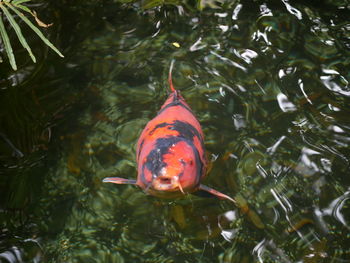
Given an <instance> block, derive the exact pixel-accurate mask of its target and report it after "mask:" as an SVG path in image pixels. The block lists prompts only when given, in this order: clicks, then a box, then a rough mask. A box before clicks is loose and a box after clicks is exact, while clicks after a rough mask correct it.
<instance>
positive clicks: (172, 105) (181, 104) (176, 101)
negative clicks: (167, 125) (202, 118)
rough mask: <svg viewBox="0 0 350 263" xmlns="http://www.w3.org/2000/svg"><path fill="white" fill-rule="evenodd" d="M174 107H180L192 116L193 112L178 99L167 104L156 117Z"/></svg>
mask: <svg viewBox="0 0 350 263" xmlns="http://www.w3.org/2000/svg"><path fill="white" fill-rule="evenodd" d="M174 106H181V107H182V108H184V109H186V110H187V111H189V112H190V113H191V114H192V115H194V114H193V111H192V110H191V109H190V108H189V107H187V106H186V105H185V104H183V103H182V102H181V101H180V100H179V99H177V100H173V102H170V103H169V104H167V105H166V106H165V107H164V108H163V109H161V110H160V111H158V115H159V114H161V113H162V112H163V111H165V110H166V109H168V108H170V107H174Z"/></svg>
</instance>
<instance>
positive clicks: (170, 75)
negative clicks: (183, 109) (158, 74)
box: [168, 59, 176, 92]
mask: <svg viewBox="0 0 350 263" xmlns="http://www.w3.org/2000/svg"><path fill="white" fill-rule="evenodd" d="M174 63H175V59H173V60H172V61H171V64H170V69H169V76H168V82H169V86H170V90H171V92H175V91H176V90H175V88H174V85H173V77H172V71H173V67H174Z"/></svg>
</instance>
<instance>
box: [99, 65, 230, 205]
mask: <svg viewBox="0 0 350 263" xmlns="http://www.w3.org/2000/svg"><path fill="white" fill-rule="evenodd" d="M172 67H173V63H172V64H171V66H170V70H169V79H168V81H169V85H170V90H171V93H170V95H169V97H168V99H167V100H166V101H165V103H164V104H163V106H162V107H161V109H160V111H159V112H158V114H157V116H156V117H155V118H154V119H152V120H151V121H149V122H148V123H147V125H146V127H145V128H144V130H143V131H142V133H141V136H140V138H139V140H138V143H137V150H136V161H137V170H138V176H137V180H130V179H124V178H119V177H107V178H105V179H103V182H108V183H115V184H133V185H137V186H139V187H140V188H142V189H144V190H145V191H146V192H147V193H148V194H151V195H153V196H157V197H161V198H176V197H181V196H184V195H185V194H188V193H193V192H195V191H198V190H201V191H205V192H207V193H210V194H211V195H215V196H217V197H219V198H223V199H228V200H230V201H232V202H235V201H234V199H232V198H231V197H229V196H227V195H225V194H223V193H220V192H218V191H216V190H214V189H212V188H210V187H208V186H205V185H202V184H201V180H202V179H203V178H204V177H205V175H206V168H207V159H206V155H205V149H204V137H203V132H202V129H201V126H200V124H199V122H198V120H197V119H196V117H195V116H194V114H193V112H192V110H191V109H190V107H189V106H188V104H187V103H186V102H185V100H184V98H183V97H182V96H181V94H180V92H179V91H177V90H175V89H174V86H173V83H172V76H171V73H172Z"/></svg>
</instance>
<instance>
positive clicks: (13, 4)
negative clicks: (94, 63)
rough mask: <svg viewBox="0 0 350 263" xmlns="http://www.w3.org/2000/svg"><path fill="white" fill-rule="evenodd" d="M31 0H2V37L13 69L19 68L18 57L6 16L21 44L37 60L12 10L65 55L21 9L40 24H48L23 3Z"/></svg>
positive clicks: (49, 44) (41, 37)
mask: <svg viewBox="0 0 350 263" xmlns="http://www.w3.org/2000/svg"><path fill="white" fill-rule="evenodd" d="M30 1H31V0H13V1H10V0H0V38H1V40H2V42H3V45H4V49H5V51H6V54H7V56H8V58H9V62H10V65H11V67H12V69H13V70H16V69H17V65H16V59H15V56H14V53H13V49H12V46H11V42H10V39H9V36H8V33H7V31H6V28H5V25H4V21H3V19H4V18H6V20H7V21H8V22H9V25H10V26H11V27H12V28H13V30H14V31H15V33H16V35H17V38H18V40H19V41H20V43H21V45H22V46H23V47H24V48H25V49H26V50H27V52H28V54H29V56H30V57H31V59H32V60H33V62H34V63H35V62H36V58H35V55H34V54H33V52H32V50H31V48H30V46H29V45H28V43H27V41H26V39H25V37H24V36H23V34H22V30H21V27H20V25H19V24H18V23H17V21H16V19H15V17H14V16H13V14H11V12H13V13H14V14H15V15H16V16H17V17H18V18H19V19H20V20H22V21H23V22H24V23H25V24H27V25H28V26H29V27H30V28H31V29H32V30H33V31H34V32H35V33H36V35H38V36H39V38H40V39H41V40H42V41H43V42H44V43H45V44H46V45H47V46H48V47H50V48H51V49H52V50H53V51H55V52H56V53H57V54H58V55H59V56H60V57H64V56H63V55H62V53H61V52H60V51H59V50H58V49H57V48H56V47H55V46H54V45H53V44H52V43H51V42H50V41H49V40H48V39H47V38H46V37H45V36H44V34H43V33H42V32H41V31H40V29H39V28H38V27H37V26H36V25H34V24H33V23H32V22H31V21H30V20H29V19H28V18H27V17H26V16H25V15H24V14H23V13H21V12H20V11H19V10H22V11H25V12H27V13H28V14H29V15H30V16H32V17H33V18H34V19H35V20H36V22H37V24H38V25H39V26H48V25H45V24H44V23H42V22H41V21H40V20H39V19H38V17H37V15H36V13H35V11H32V10H30V9H29V8H28V7H26V6H25V5H22V4H23V3H26V2H30ZM10 11H11V12H10Z"/></svg>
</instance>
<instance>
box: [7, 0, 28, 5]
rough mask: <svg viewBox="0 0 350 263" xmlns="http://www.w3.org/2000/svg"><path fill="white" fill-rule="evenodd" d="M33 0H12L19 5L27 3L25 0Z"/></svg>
mask: <svg viewBox="0 0 350 263" xmlns="http://www.w3.org/2000/svg"><path fill="white" fill-rule="evenodd" d="M30 1H32V0H14V1H12V2H11V4H14V5H19V4H22V3H25V2H30Z"/></svg>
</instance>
